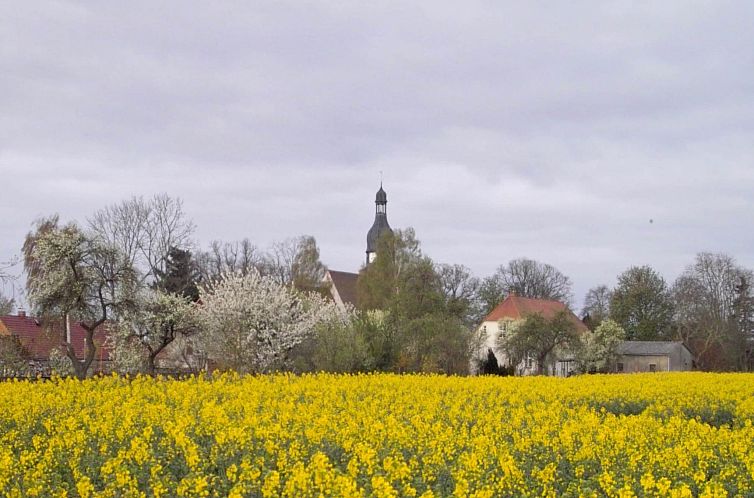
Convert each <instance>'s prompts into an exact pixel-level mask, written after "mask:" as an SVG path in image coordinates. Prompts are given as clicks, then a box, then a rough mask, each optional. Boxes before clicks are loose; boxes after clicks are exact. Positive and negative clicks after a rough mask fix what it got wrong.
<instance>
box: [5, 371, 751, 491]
mask: <svg viewBox="0 0 754 498" xmlns="http://www.w3.org/2000/svg"><path fill="white" fill-rule="evenodd" d="M0 404H1V405H2V408H0V496H8V497H26V496H59V497H63V496H71V497H72V496H81V497H89V496H107V497H129V496H155V497H159V496H233V497H241V496H290V497H306V496H384V497H387V496H417V497H418V496H423V497H430V496H475V497H493V496H494V497H497V496H553V497H554V496H754V427H752V421H754V375H747V374H702V373H684V374H646V375H628V376H623V375H612V376H583V377H577V378H571V379H553V378H454V377H441V376H397V375H384V374H375V375H362V376H337V375H325V374H320V375H313V376H303V377H296V376H286V375H277V376H262V377H243V378H241V377H236V376H230V375H226V376H221V377H218V378H215V379H210V380H208V379H198V378H197V379H189V380H183V381H173V380H161V379H152V378H137V379H135V380H130V381H129V380H125V379H120V378H116V377H109V378H103V379H96V380H88V381H85V382H78V381H74V380H57V381H52V382H32V383H28V382H3V383H0Z"/></svg>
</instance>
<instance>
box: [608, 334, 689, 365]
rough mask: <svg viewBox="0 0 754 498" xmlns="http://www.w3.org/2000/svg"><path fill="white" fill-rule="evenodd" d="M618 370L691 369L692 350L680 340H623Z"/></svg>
mask: <svg viewBox="0 0 754 498" xmlns="http://www.w3.org/2000/svg"><path fill="white" fill-rule="evenodd" d="M617 353H618V359H617V363H616V366H615V371H616V372H678V371H686V370H691V369H692V367H693V357H692V355H691V351H689V349H688V348H687V347H686V346H685V345H684V344H683V343H682V342H679V341H623V342H621V343H620V344H619V345H618V350H617Z"/></svg>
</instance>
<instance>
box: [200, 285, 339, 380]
mask: <svg viewBox="0 0 754 498" xmlns="http://www.w3.org/2000/svg"><path fill="white" fill-rule="evenodd" d="M200 303H201V305H200V310H199V316H200V321H201V323H202V325H203V327H202V328H203V330H202V333H201V338H202V343H203V347H204V349H205V352H206V353H207V354H208V356H209V359H210V360H211V361H213V362H215V363H216V364H217V365H218V366H219V367H220V368H228V369H232V370H236V371H238V372H252V373H261V372H268V371H270V370H273V369H275V368H278V367H283V366H285V363H286V360H287V359H288V358H287V355H288V353H289V352H290V351H291V349H292V348H294V347H295V346H296V345H298V344H299V343H301V342H302V341H303V340H304V339H306V338H307V337H309V336H310V335H311V334H313V333H314V331H315V330H316V328H317V326H321V325H322V324H326V323H335V322H338V321H340V322H341V323H342V322H343V321H347V320H349V319H350V318H349V316H348V315H343V314H341V312H340V311H339V310H338V309H337V307H336V306H335V304H334V303H333V302H331V301H326V300H325V299H324V298H322V296H320V295H318V294H315V293H311V294H303V293H300V292H297V291H296V290H294V289H291V288H290V287H286V286H283V285H281V284H280V283H278V282H276V281H275V280H274V279H273V278H271V277H268V276H262V275H260V274H259V272H257V271H252V272H250V273H248V274H247V275H240V274H226V275H224V276H223V278H221V279H220V280H219V281H218V282H217V283H215V284H214V285H213V286H212V287H211V288H208V289H204V290H202V293H201V297H200Z"/></svg>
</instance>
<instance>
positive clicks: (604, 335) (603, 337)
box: [576, 318, 626, 373]
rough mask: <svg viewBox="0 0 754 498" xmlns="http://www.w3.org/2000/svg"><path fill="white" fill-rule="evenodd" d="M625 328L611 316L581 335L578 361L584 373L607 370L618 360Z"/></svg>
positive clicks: (580, 369) (577, 355)
mask: <svg viewBox="0 0 754 498" xmlns="http://www.w3.org/2000/svg"><path fill="white" fill-rule="evenodd" d="M625 337H626V332H625V331H624V330H623V328H622V327H621V326H620V325H618V324H617V323H616V322H614V321H613V320H610V319H609V318H608V319H606V320H603V321H602V322H601V323H600V324H599V326H597V328H596V329H594V331H590V332H586V333H584V335H583V336H582V337H581V345H580V347H579V348H578V352H577V354H576V363H577V366H578V369H579V371H580V372H582V373H587V372H606V371H608V370H609V369H610V368H611V366H612V365H613V364H614V363H615V362H616V361H617V358H618V345H619V344H620V343H621V341H623V339H625Z"/></svg>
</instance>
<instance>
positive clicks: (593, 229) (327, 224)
mask: <svg viewBox="0 0 754 498" xmlns="http://www.w3.org/2000/svg"><path fill="white" fill-rule="evenodd" d="M753 19H754V2H750V1H741V2H721V1H716V2H689V1H683V2H672V1H669V0H663V1H661V2H658V1H647V2H637V1H626V2H606V1H596V2H578V1H577V2H565V1H564V2H516V3H515V4H514V3H507V2H500V1H490V2H474V1H464V2H444V1H438V0H432V1H429V2H422V3H420V2H406V1H396V2H383V1H374V2H353V1H339V2H303V1H290V2H288V1H274V2H249V1H242V2H240V1H239V2H201V3H199V2H186V1H180V2H170V3H169V2H156V1H151V0H150V1H145V2H136V1H130V2H118V3H115V2H89V3H69V2H62V1H56V2H34V1H28V2H27V1H23V2H20V1H10V0H0V182H2V186H3V188H2V190H1V191H0V260H3V259H8V258H11V257H12V256H14V255H16V254H17V253H18V252H19V249H20V246H21V244H22V242H23V237H24V235H25V234H26V232H27V231H28V230H29V229H30V226H31V223H32V222H33V220H34V219H35V218H37V217H40V216H44V215H49V214H52V213H55V212H58V213H60V215H61V217H62V218H63V219H64V220H79V221H82V220H85V218H86V217H87V216H88V215H90V214H91V213H92V212H93V211H95V210H96V209H98V208H100V207H103V206H105V205H107V204H110V203H114V202H116V201H120V200H122V199H126V198H128V197H130V196H132V195H144V196H148V195H151V194H153V193H158V192H166V193H168V194H169V195H171V196H175V197H180V198H182V199H183V201H184V205H185V209H186V210H187V212H188V213H189V215H190V216H191V218H193V220H194V221H195V223H196V225H197V227H198V229H197V232H196V239H197V243H198V244H199V245H200V246H201V247H205V246H206V245H207V244H208V243H209V242H210V241H211V240H213V239H221V240H235V239H241V238H244V237H248V238H250V239H251V240H252V241H253V242H254V243H255V244H257V245H258V246H260V247H261V248H265V247H266V246H268V245H269V244H270V243H271V242H272V241H274V240H279V239H283V238H286V237H289V236H294V235H300V234H311V235H314V236H315V237H316V239H317V241H318V243H319V246H320V249H321V255H322V259H323V261H324V262H325V263H326V264H327V265H328V266H330V267H331V268H333V269H339V270H346V271H357V270H358V268H359V266H360V264H361V263H362V262H363V260H364V251H365V246H366V232H367V230H368V229H369V227H370V226H371V223H372V220H373V218H374V194H375V191H376V190H377V188H378V187H379V178H380V171H383V172H384V185H385V190H386V191H387V194H388V201H389V203H388V219H389V221H390V224H391V225H392V226H393V227H394V228H405V227H409V226H411V227H414V228H415V230H416V233H417V236H418V238H419V239H420V240H421V242H422V247H423V249H424V251H425V253H427V254H428V255H429V256H431V257H432V258H433V259H434V260H435V261H438V262H447V263H462V264H465V265H467V266H468V267H470V268H471V269H472V270H473V272H474V273H475V274H477V275H478V276H486V275H489V274H491V273H492V272H493V271H494V269H495V268H496V267H497V266H498V265H500V264H501V263H505V262H507V261H508V260H510V259H512V258H517V257H522V256H526V257H530V258H534V259H537V260H540V261H542V262H547V263H550V264H552V265H554V266H555V267H557V268H558V269H560V270H561V271H563V272H564V273H565V274H567V275H569V276H570V277H571V279H572V280H573V282H574V294H575V304H576V305H577V306H580V304H581V300H582V298H583V295H584V293H585V292H586V291H587V290H588V289H589V288H590V287H592V286H594V285H597V284H601V283H605V284H608V285H612V284H614V282H615V278H616V276H617V274H618V273H620V272H621V271H623V270H625V269H626V268H628V267H629V266H632V265H642V264H649V265H651V266H653V267H654V268H656V269H657V270H659V271H660V272H661V273H662V274H663V275H664V276H665V278H666V279H667V280H668V281H672V280H673V279H674V278H675V277H676V276H677V275H678V274H679V273H680V271H682V270H683V268H684V267H685V266H686V265H687V264H689V263H690V262H691V261H692V259H693V257H694V254H695V253H697V252H699V251H714V252H725V253H728V254H730V255H732V256H734V257H735V258H736V259H737V260H738V261H739V263H741V264H743V265H745V266H748V267H754V220H753V219H752V214H753V213H754V29H752V20H753ZM650 220H652V221H651V222H650ZM8 292H9V291H8V289H6V293H8Z"/></svg>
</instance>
